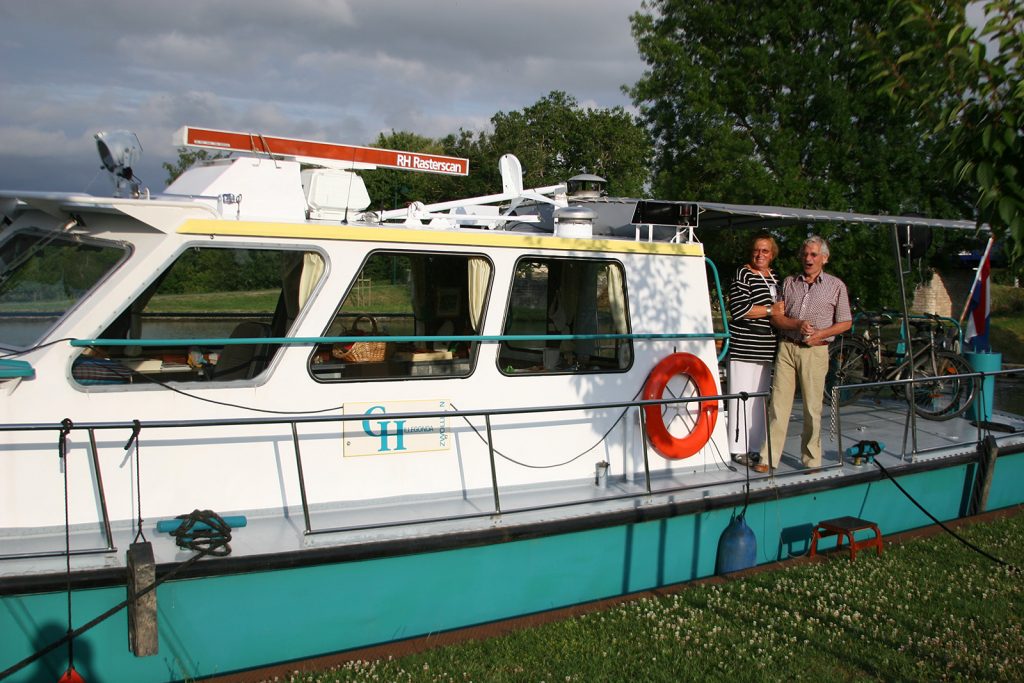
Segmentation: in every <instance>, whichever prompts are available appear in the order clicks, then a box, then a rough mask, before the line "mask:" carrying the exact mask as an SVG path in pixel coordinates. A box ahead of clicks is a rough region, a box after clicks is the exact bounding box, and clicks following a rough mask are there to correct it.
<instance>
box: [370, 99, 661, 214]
mask: <svg viewBox="0 0 1024 683" xmlns="http://www.w3.org/2000/svg"><path fill="white" fill-rule="evenodd" d="M491 125H492V126H493V131H491V132H490V133H488V132H475V133H474V132H472V131H467V130H463V129H460V130H459V131H458V132H457V133H453V134H451V135H447V136H445V137H444V138H441V139H439V140H434V139H431V138H427V137H423V136H421V135H416V134H415V133H409V132H404V131H403V132H395V131H392V132H391V133H390V134H387V135H385V134H381V135H380V136H378V138H377V140H376V141H375V142H374V143H373V144H374V146H376V147H388V148H391V149H401V150H406V151H410V152H431V153H435V154H447V155H452V156H459V157H465V158H468V159H469V167H470V177H469V178H452V177H447V176H431V175H430V174H420V173H408V172H405V171H387V170H375V171H372V172H370V173H366V174H364V175H363V177H364V179H365V181H366V185H367V189H368V190H369V192H370V197H372V198H373V199H374V204H373V207H374V208H383V209H391V208H400V207H402V206H404V205H405V204H407V203H408V202H410V201H413V200H417V201H421V202H423V203H425V204H429V203H432V202H439V201H446V200H450V199H458V198H460V197H471V196H476V195H486V194H494V193H496V192H500V191H501V176H500V173H499V170H498V159H499V158H501V156H502V155H503V154H515V155H516V157H518V158H519V161H520V162H521V163H522V165H523V185H524V187H528V188H529V187H540V186H545V185H557V184H559V183H564V182H565V181H566V180H568V179H569V178H570V177H572V176H574V175H576V174H578V173H595V174H597V175H600V176H602V177H604V178H605V179H606V180H607V181H608V191H609V193H611V194H616V195H623V196H639V195H641V194H642V193H643V191H644V187H645V185H646V183H647V182H648V163H649V158H650V153H651V145H650V141H649V138H648V136H647V133H646V131H645V130H644V128H643V126H642V125H641V124H640V122H639V121H638V120H636V118H634V117H633V116H632V115H630V114H629V113H627V112H626V111H625V110H624V109H623V108H622V107H613V108H611V109H594V108H584V107H581V106H580V105H579V104H578V103H577V102H576V100H575V99H574V98H573V97H571V96H570V95H567V94H566V93H564V92H559V91H554V92H551V93H549V94H548V95H546V96H545V97H542V98H541V99H539V100H538V101H537V102H535V103H534V104H532V105H530V106H528V107H525V108H523V109H522V110H516V111H512V112H498V113H497V114H495V115H494V116H493V117H491Z"/></svg>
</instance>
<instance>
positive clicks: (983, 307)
mask: <svg viewBox="0 0 1024 683" xmlns="http://www.w3.org/2000/svg"><path fill="white" fill-rule="evenodd" d="M991 264H992V239H989V241H988V245H986V247H985V255H984V256H982V257H981V262H980V263H979V264H978V276H977V277H976V278H975V279H974V287H973V288H972V289H971V298H970V300H969V301H968V302H967V331H966V332H965V333H964V341H966V342H967V343H968V344H969V345H970V347H971V350H973V351H991V350H992V346H991V345H990V344H989V341H988V319H989V309H990V306H989V304H990V302H991V297H990V287H989V285H990V283H991V279H992V278H991Z"/></svg>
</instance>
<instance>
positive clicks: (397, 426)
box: [344, 400, 452, 458]
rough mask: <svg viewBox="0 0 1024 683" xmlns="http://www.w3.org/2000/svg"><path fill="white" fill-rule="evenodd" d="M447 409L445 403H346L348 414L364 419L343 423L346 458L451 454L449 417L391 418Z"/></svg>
mask: <svg viewBox="0 0 1024 683" xmlns="http://www.w3.org/2000/svg"><path fill="white" fill-rule="evenodd" d="M447 409H448V401H446V400H433V401H387V402H381V401H378V402H375V403H347V404H345V413H346V414H348V415H356V414H361V415H363V416H364V417H365V419H363V420H350V421H346V422H345V423H344V424H345V428H344V444H345V448H344V456H345V457H346V458H351V457H359V456H366V455H385V454H395V453H425V452H431V451H449V450H451V444H452V439H451V431H450V429H449V428H448V418H447V417H445V416H444V415H434V416H431V417H424V418H409V417H400V418H392V417H390V416H391V415H406V414H408V413H423V412H438V411H444V410H447Z"/></svg>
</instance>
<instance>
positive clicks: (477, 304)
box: [469, 256, 491, 334]
mask: <svg viewBox="0 0 1024 683" xmlns="http://www.w3.org/2000/svg"><path fill="white" fill-rule="evenodd" d="M490 277H491V267H490V264H488V263H487V260H486V259H483V258H480V257H479V256H473V257H471V258H470V259H469V324H470V327H471V328H472V329H473V334H480V332H481V331H482V329H483V315H484V299H486V298H487V282H488V280H489V279H490Z"/></svg>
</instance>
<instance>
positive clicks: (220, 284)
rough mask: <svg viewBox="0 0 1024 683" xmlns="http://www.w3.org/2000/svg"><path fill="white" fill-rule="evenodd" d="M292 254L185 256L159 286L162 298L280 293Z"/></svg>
mask: <svg viewBox="0 0 1024 683" xmlns="http://www.w3.org/2000/svg"><path fill="white" fill-rule="evenodd" d="M292 256H293V254H291V253H289V252H281V251H271V250H255V249H199V248H193V249H190V250H188V251H186V252H185V253H183V254H182V255H181V256H180V257H179V258H178V260H177V261H175V262H174V265H173V266H171V269H170V271H169V272H168V273H167V275H166V276H165V277H164V279H163V281H162V282H161V283H160V293H161V294H186V293H190V294H195V293H202V292H243V291H247V290H258V289H271V288H277V289H280V286H281V273H282V271H283V267H284V262H285V259H287V258H289V257H292Z"/></svg>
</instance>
